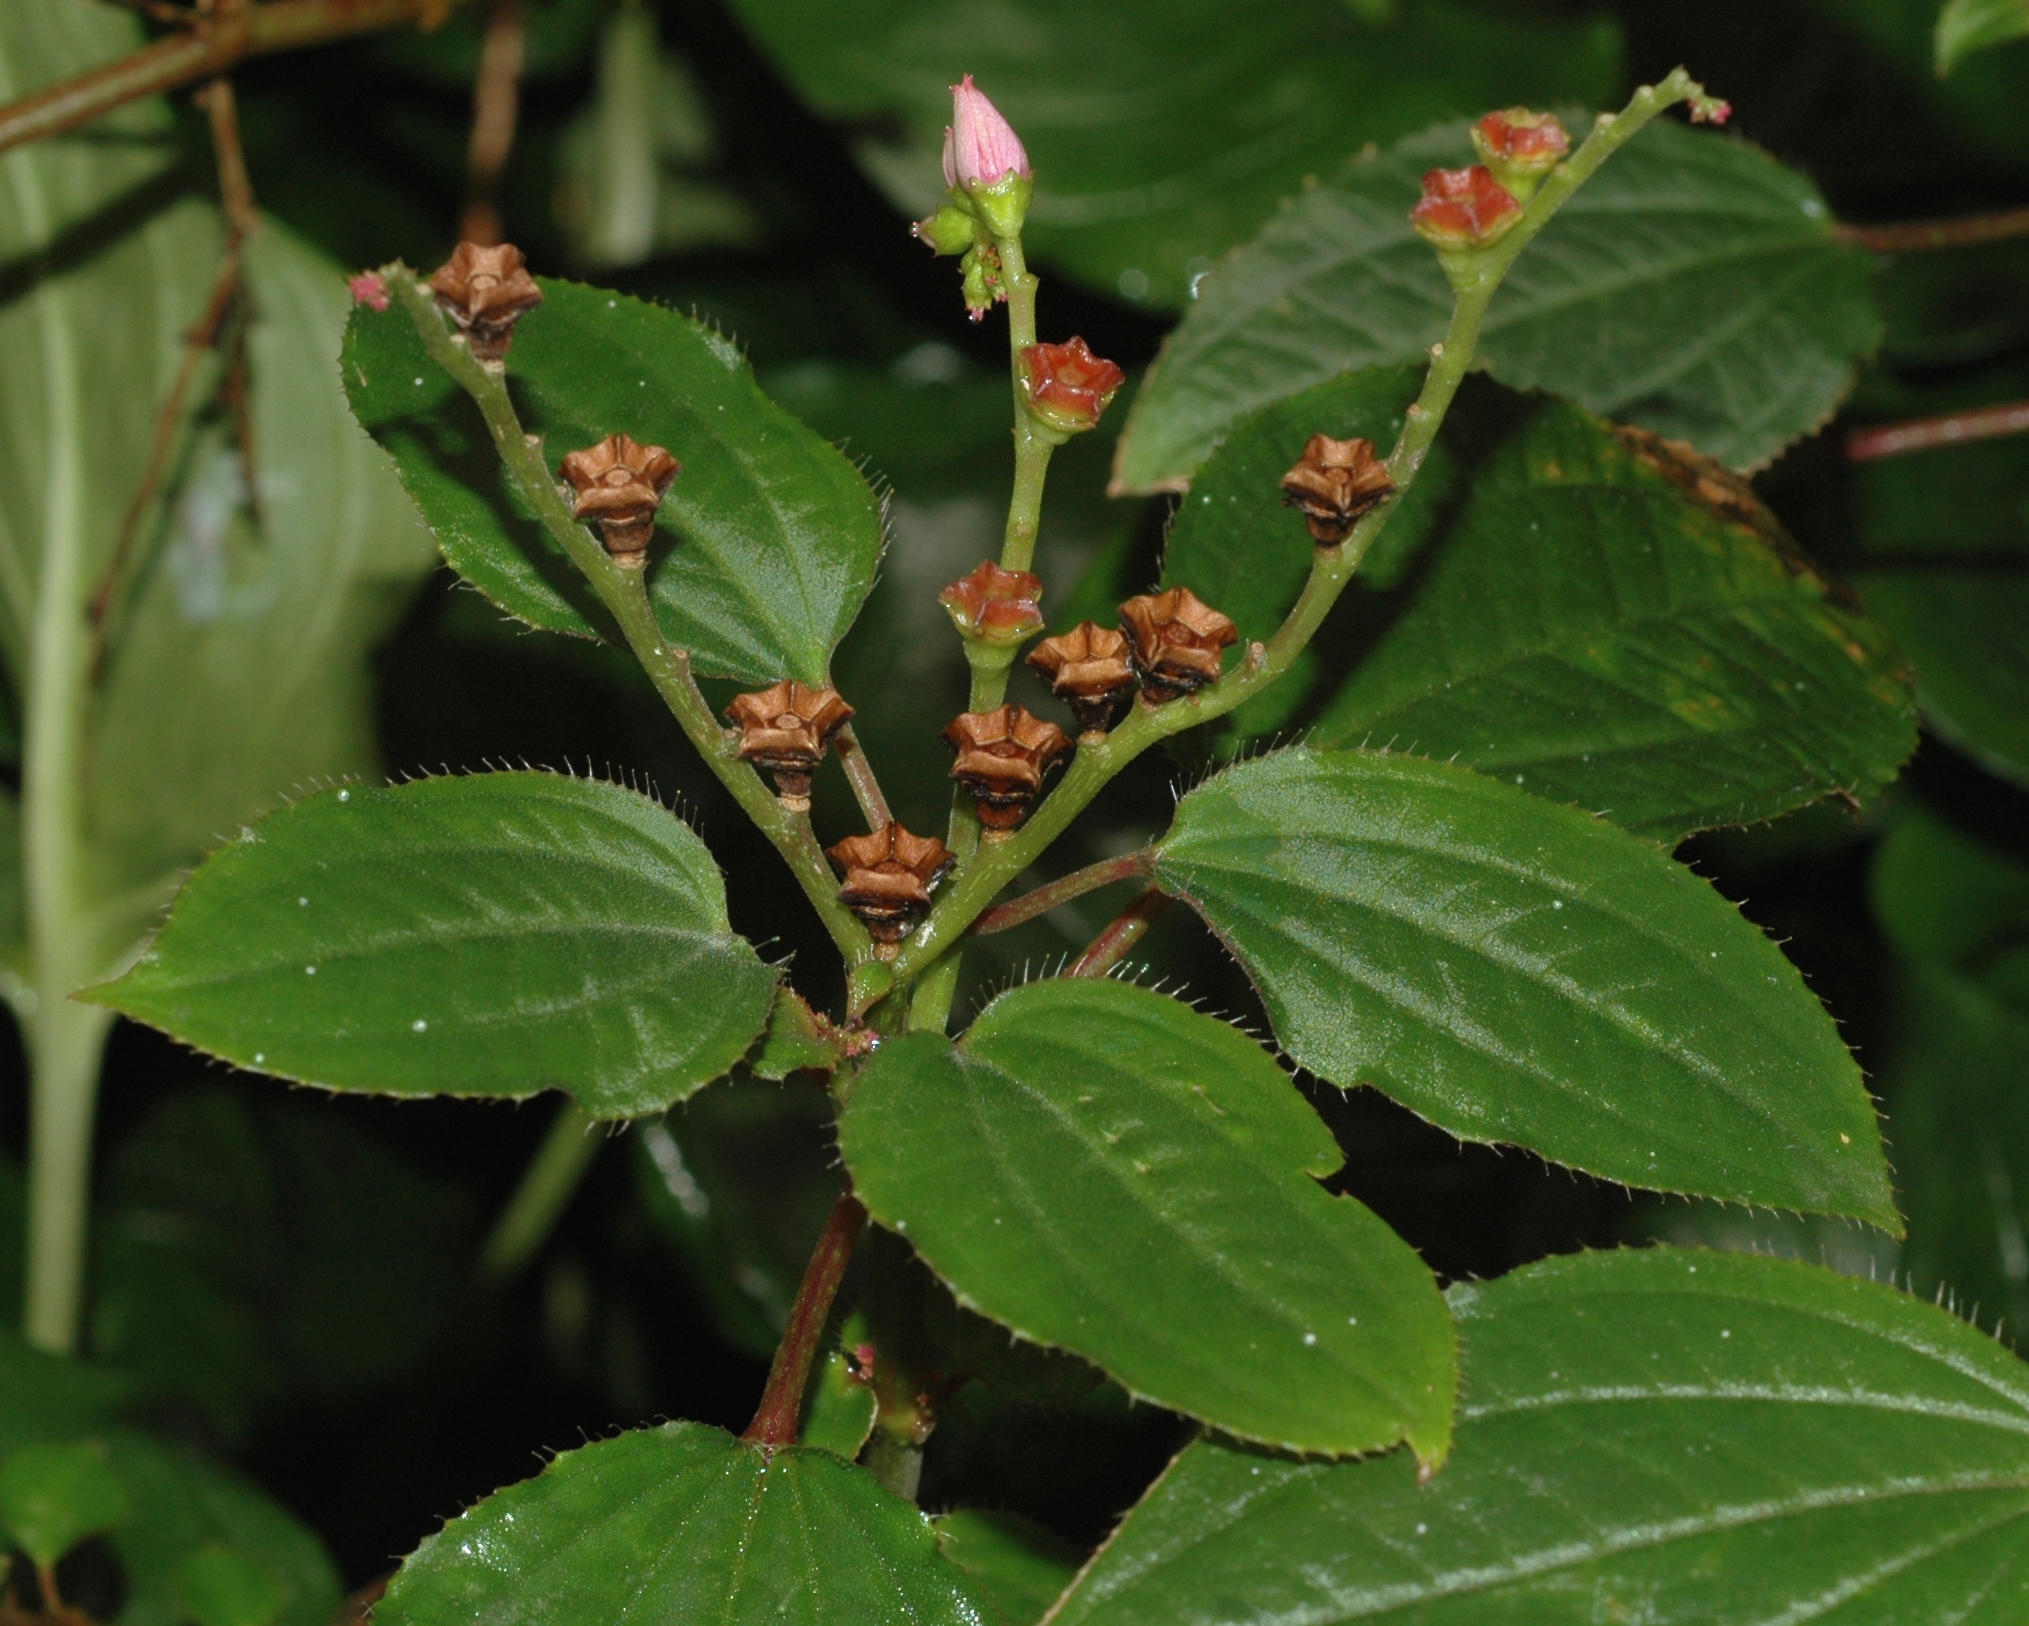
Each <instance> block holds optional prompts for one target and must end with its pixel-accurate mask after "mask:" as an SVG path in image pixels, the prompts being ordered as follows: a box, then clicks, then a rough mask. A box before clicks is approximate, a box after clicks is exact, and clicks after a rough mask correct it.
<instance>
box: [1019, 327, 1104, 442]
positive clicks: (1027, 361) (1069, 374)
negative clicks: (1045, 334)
mask: <svg viewBox="0 0 2029 1626" xmlns="http://www.w3.org/2000/svg"><path fill="white" fill-rule="evenodd" d="M1021 380H1022V396H1023V398H1024V399H1025V400H1026V401H1027V403H1028V408H1029V411H1030V412H1031V413H1033V414H1034V415H1035V416H1036V417H1038V418H1040V419H1041V420H1042V421H1043V422H1044V423H1046V424H1048V425H1049V427H1050V428H1052V429H1054V430H1056V431H1057V432H1058V433H1059V434H1065V435H1076V434H1080V433H1082V432H1083V431H1085V430H1087V429H1090V428H1092V427H1093V426H1094V425H1095V424H1097V423H1098V422H1099V414H1100V413H1102V412H1104V411H1105V410H1106V406H1107V403H1108V402H1109V401H1111V400H1112V399H1113V397H1114V395H1115V394H1117V393H1118V391H1119V389H1120V386H1121V385H1122V384H1124V383H1126V382H1127V374H1125V373H1123V372H1122V371H1121V370H1120V369H1119V367H1117V366H1116V365H1114V363H1112V362H1110V361H1107V360H1105V359H1104V358H1103V357H1100V356H1095V355H1093V354H1092V351H1091V348H1090V347H1089V346H1088V345H1087V344H1086V343H1085V341H1084V340H1083V339H1080V338H1075V337H1074V338H1073V339H1071V341H1070V342H1069V343H1067V344H1032V345H1030V346H1029V347H1028V348H1027V349H1026V350H1024V351H1023V352H1022V374H1021Z"/></svg>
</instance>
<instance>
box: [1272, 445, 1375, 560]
mask: <svg viewBox="0 0 2029 1626" xmlns="http://www.w3.org/2000/svg"><path fill="white" fill-rule="evenodd" d="M1394 495H1395V482H1394V481H1393V480H1392V479H1390V478H1389V476H1388V465H1387V464H1385V463H1383V462H1382V461H1381V460H1380V459H1379V458H1378V457H1376V456H1375V455H1374V443H1373V442H1372V441H1371V440H1361V439H1359V438H1357V437H1355V438H1354V439H1352V440H1333V439H1332V438H1331V436H1329V435H1312V436H1311V437H1310V441H1309V443H1308V444H1307V445H1306V446H1305V447H1304V449H1303V456H1302V457H1300V458H1298V459H1297V462H1296V466H1295V467H1294V468H1292V469H1291V470H1290V471H1289V472H1288V473H1287V474H1285V475H1284V476H1283V477H1282V500H1283V503H1284V504H1285V505H1286V506H1288V507H1290V508H1296V509H1300V510H1302V512H1303V517H1304V520H1305V523H1306V524H1308V525H1309V527H1310V534H1311V538H1312V540H1313V541H1315V542H1316V543H1317V544H1318V546H1319V547H1336V546H1337V545H1338V544H1339V543H1341V542H1343V541H1345V539H1346V538H1347V537H1349V536H1351V535H1352V534H1353V527H1354V526H1355V525H1357V524H1358V523H1359V522H1360V520H1361V518H1362V517H1363V516H1365V515H1366V514H1369V513H1371V512H1372V511H1373V510H1374V509H1376V508H1379V507H1380V506H1381V504H1382V503H1384V502H1386V501H1387V500H1388V499H1389V498H1390V497H1392V496H1394Z"/></svg>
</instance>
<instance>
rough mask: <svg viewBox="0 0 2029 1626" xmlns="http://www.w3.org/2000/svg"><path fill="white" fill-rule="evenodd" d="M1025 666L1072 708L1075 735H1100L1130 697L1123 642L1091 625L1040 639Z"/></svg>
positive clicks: (1131, 682)
mask: <svg viewBox="0 0 2029 1626" xmlns="http://www.w3.org/2000/svg"><path fill="white" fill-rule="evenodd" d="M1029 665H1030V666H1032V667H1034V668H1035V669H1036V670H1037V671H1038V672H1040V673H1041V674H1042V675H1043V676H1044V677H1045V678H1047V679H1048V680H1049V683H1050V689H1051V691H1052V692H1053V693H1054V694H1055V695H1056V697H1057V698H1058V699H1059V700H1061V701H1063V702H1064V704H1065V705H1067V706H1069V707H1070V708H1071V715H1072V716H1073V717H1074V718H1076V719H1077V722H1078V732H1079V733H1080V734H1104V733H1105V732H1106V731H1107V730H1108V729H1109V728H1111V727H1112V726H1113V724H1114V723H1115V721H1116V720H1118V718H1119V716H1120V714H1121V712H1122V711H1124V710H1126V708H1127V703H1128V701H1129V700H1131V699H1132V698H1133V696H1134V668H1133V666H1132V665H1131V664H1129V661H1128V651H1127V639H1126V637H1125V636H1124V635H1123V634H1121V633H1118V632H1115V631H1114V630H1113V629H1112V628H1111V627H1102V626H1100V625H1099V623H1098V622H1096V621H1081V622H1079V623H1078V625H1077V626H1075V627H1073V628H1072V629H1071V630H1070V631H1069V632H1066V633H1063V634H1060V635H1059V636H1057V637H1055V638H1045V639H1044V640H1043V641H1042V642H1041V643H1039V644H1038V645H1036V647H1035V648H1034V649H1032V650H1031V651H1030V652H1029Z"/></svg>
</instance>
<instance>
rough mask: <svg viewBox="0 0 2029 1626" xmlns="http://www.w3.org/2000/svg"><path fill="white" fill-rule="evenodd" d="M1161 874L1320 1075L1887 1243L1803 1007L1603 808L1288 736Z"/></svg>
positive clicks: (1224, 783) (1228, 785) (1819, 1032)
mask: <svg viewBox="0 0 2029 1626" xmlns="http://www.w3.org/2000/svg"><path fill="white" fill-rule="evenodd" d="M1156 873H1157V876H1158V878H1159V880H1160V881H1161V883H1162V885H1163V887H1164V888H1165V890H1168V891H1173V892H1175V893H1177V894H1179V895H1181V896H1183V897H1185V898H1188V899H1189V900H1190V901H1191V903H1192V904H1193V905H1194V906H1195V907H1196V908H1197V909H1198V911H1199V912H1200V913H1201V914H1203V915H1204V916H1205V918H1206V920H1207V921H1209V922H1210V924H1211V925H1212V927H1213V929H1214V930H1215V931H1217V932H1218V933H1219V935H1220V936H1221V937H1222V938H1223V939H1224V940H1225V941H1226V943H1227V945H1228V946H1229V947H1231V948H1232V950H1233V951H1234V953H1235V954H1236V955H1237V956H1238V957H1239V959H1240V961H1241V963H1242V964H1243V965H1244V966H1245V967H1246V968H1247V971H1248V973H1249V974H1250V975H1251V976H1252V977H1253V979H1254V982H1255V985H1256V986H1257V987H1258V988H1259V989H1260V990H1261V994H1262V998H1263V1000H1264V1002H1265V1003H1266V1004H1267V1007H1268V1011H1269V1015H1270V1018H1271V1019H1272V1021H1273V1022H1274V1024H1275V1031H1276V1035H1277V1037H1278V1038H1279V1039H1280V1040H1281V1042H1282V1045H1283V1047H1284V1048H1285V1049H1286V1050H1287V1051H1288V1053H1289V1054H1290V1055H1291V1056H1292V1057H1293V1058H1294V1059H1295V1060H1296V1061H1298V1062H1299V1063H1301V1064H1302V1065H1303V1066H1305V1067H1307V1068H1309V1069H1310V1070H1311V1071H1313V1072H1315V1073H1316V1074H1318V1075H1319V1076H1320V1077H1321V1078H1325V1079H1328V1080H1330V1081H1331V1082H1332V1083H1334V1084H1338V1085H1341V1086H1344V1087H1351V1086H1353V1085H1355V1084H1371V1085H1373V1086H1375V1087H1376V1088H1378V1089H1380V1090H1382V1091H1384V1092H1386V1093H1387V1094H1389V1095H1391V1096H1393V1097H1394V1098H1395V1099H1397V1100H1398V1101H1401V1102H1402V1103H1403V1104H1404V1105H1406V1106H1408V1107H1410V1108H1411V1109H1412V1110H1414V1111H1416V1112H1418V1113H1420V1114H1421V1115H1422V1116H1424V1117H1426V1118H1428V1119H1429V1120H1430V1121H1431V1122H1433V1123H1435V1124H1437V1125H1439V1126H1440V1127H1442V1128H1444V1129H1446V1130H1449V1131H1450V1132H1451V1133H1452V1134H1454V1135H1457V1136H1459V1137H1460V1138H1461V1139H1465V1140H1475V1141H1496V1142H1511V1143H1513V1144H1516V1145H1520V1146H1526V1147H1528V1148H1529V1149H1531V1150H1532V1151H1535V1152H1538V1153H1540V1154H1541V1155H1542V1156H1544V1157H1546V1158H1549V1159H1551V1160H1552V1161H1554V1162H1559V1163H1565V1164H1569V1165H1571V1166H1572V1167H1574V1168H1580V1169H1584V1170H1587V1171H1588V1172H1590V1173H1593V1174H1598V1175H1604V1176H1606V1177H1607V1178H1609V1179H1613V1180H1619V1181H1621V1182H1623V1183H1625V1184H1627V1185H1631V1186H1641V1187H1647V1188H1650V1189H1654V1190H1660V1191H1679V1192H1688V1193H1696V1194H1699V1195H1703V1196H1711V1197H1720V1198H1724V1199H1727V1200H1729V1201H1733V1202H1745V1203H1756V1204H1762V1205H1766V1206H1769V1207H1779V1208H1795V1209H1805V1210H1811V1211H1817V1212H1825V1213H1834V1214H1847V1215H1852V1216H1856V1217H1858V1218H1861V1219H1865V1220H1868V1221H1869V1222H1871V1223H1873V1224H1876V1225H1879V1226H1882V1227H1883V1228H1885V1229H1888V1230H1892V1231H1897V1232H1899V1231H1900V1228H1901V1221H1900V1220H1899V1219H1898V1218H1897V1216H1896V1212H1895V1205H1894V1201H1893V1198H1892V1195H1891V1193H1890V1190H1889V1185H1888V1176H1887V1169H1886V1167H1885V1164H1884V1162H1883V1158H1882V1151H1881V1139H1880V1133H1879V1130H1878V1127H1877V1125H1876V1121H1875V1116H1874V1108H1873V1104H1872V1102H1871V1101H1870V1100H1869V1098H1868V1095H1867V1092H1866V1089H1865V1087H1864V1086H1863V1085H1862V1083H1861V1079H1860V1071H1859V1068H1858V1067H1857V1066H1856V1065H1855V1064H1854V1062H1853V1058H1852V1057H1851V1056H1850V1055H1849V1054H1848V1053H1847V1051H1846V1047H1845V1045H1844V1044H1843V1043H1842V1042H1841V1041H1840V1038H1839V1035H1838V1031H1837V1030H1836V1029H1835V1028H1834V1027H1833V1025H1832V1022H1831V1019H1830V1018H1829V1017H1828V1016H1827V1015H1826V1014H1825V1012H1824V1009H1823V1007H1822V1006H1820V1005H1819V1003H1818V1001H1817V998H1816V996H1815V995H1814V994H1812V993H1811V992H1810V990H1809V989H1808V988H1807V987H1806V986H1805V985H1804V982H1803V979H1802V978H1801V977H1800V976H1799V975H1798V974H1797V971H1796V969H1795V967H1793V966H1792V965H1790V963H1789V962H1788V961H1787V960H1785V959H1784V958H1783V956H1782V953H1781V951H1780V950H1779V949H1777V948H1776V947H1775V945H1774V944H1773V943H1771V942H1769V940H1768V939H1767V938H1766V937H1764V936H1763V935H1762V934H1761V932H1760V930H1759V929H1758V928H1756V927H1755V926H1753V925H1751V924H1750V923H1749V922H1747V921H1746V920H1743V919H1742V918H1741V917H1740V915H1739V914H1738V913H1737V912H1736V911H1735V910H1734V908H1733V906H1732V905H1731V904H1729V903H1727V902H1726V900H1725V899H1723V898H1722V897H1720V896H1719V894H1718V893H1716V892H1715V891H1713V890H1712V888H1711V887H1710V885H1709V884H1707V883H1706V882H1705V881H1704V880H1702V879H1700V878H1699V877H1698V876H1696V875H1694V874H1693V873H1692V872H1691V871H1690V870H1688V869H1685V868H1684V867H1683V866H1682V865H1679V864H1677V863H1675V862H1673V861H1672V860H1671V859H1670V858H1668V857H1667V856H1665V855H1664V854H1663V853H1661V852H1659V851H1657V850H1656V849H1655V848H1654V847H1652V846H1650V845H1649V844H1648V843H1646V842H1644V841H1641V840H1639V839H1637V838H1635V837H1633V836H1630V835H1627V834H1625V833H1624V832H1622V831H1620V830H1617V829H1615V828H1614V827H1613V826H1611V825H1609V824H1606V823H1603V822H1601V821H1598V820H1595V819H1592V818H1590V817H1588V816H1586V815H1585V814H1583V813H1580V812H1578V811H1576V810H1574V809H1571V808H1565V807H1559V806H1555V805H1553V804H1551V803H1548V802H1544V801H1540V800H1538V799H1537V798H1535V797H1533V796H1530V795H1528V794H1527V793H1526V792H1524V791H1521V790H1517V789H1516V788H1515V787H1514V786H1512V785H1506V784H1502V783H1500V782H1498V781H1496V780H1493V779H1489V778H1485V777H1483V776H1481V775H1479V774H1475V773H1471V772H1469V771H1467V770H1466V769H1463V768H1458V767H1454V766H1452V765H1449V764H1445V763H1437V762H1429V761H1425V760H1421V759H1418V758H1412V757H1403V756H1388V755H1381V754H1377V753H1368V752H1353V751H1316V750H1307V749H1306V750H1290V751H1284V752H1280V753H1277V754H1275V755H1273V756H1269V757H1265V758H1262V759H1260V760H1258V761H1255V762H1250V763H1246V764H1244V765H1242V766H1240V767H1238V768H1234V769H1231V770H1229V771H1227V772H1226V773H1223V774H1221V775H1219V776H1218V777H1217V778H1215V779H1212V780H1209V781H1208V782H1206V783H1205V784H1204V785H1201V786H1200V787H1199V788H1198V789H1197V790H1195V791H1193V792H1192V793H1191V794H1190V795H1188V796H1186V797H1185V798H1184V800H1183V802H1182V803H1181V804H1180V806H1179V807H1178V809H1177V820H1176V824H1175V826H1174V827H1173V829H1172V830H1171V832H1170V834H1169V835H1168V836H1166V837H1165V838H1164V839H1163V841H1162V843H1161V844H1160V846H1159V848H1158V860H1157V871H1156Z"/></svg>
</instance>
